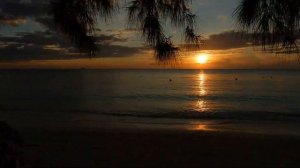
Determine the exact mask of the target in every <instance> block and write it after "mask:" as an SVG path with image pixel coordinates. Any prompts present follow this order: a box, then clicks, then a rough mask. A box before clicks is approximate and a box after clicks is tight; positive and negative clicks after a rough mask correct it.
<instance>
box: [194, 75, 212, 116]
mask: <svg viewBox="0 0 300 168" xmlns="http://www.w3.org/2000/svg"><path fill="white" fill-rule="evenodd" d="M197 81H198V82H199V86H198V88H199V89H198V93H197V95H198V99H197V104H196V108H195V109H196V111H199V112H205V111H208V110H209V109H208V107H207V105H206V104H207V102H206V101H205V100H204V99H203V98H204V97H205V96H206V94H207V88H206V83H205V82H206V75H205V73H204V71H201V72H200V74H198V80H197Z"/></svg>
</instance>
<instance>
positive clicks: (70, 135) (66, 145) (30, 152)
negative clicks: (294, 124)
mask: <svg viewBox="0 0 300 168" xmlns="http://www.w3.org/2000/svg"><path fill="white" fill-rule="evenodd" d="M21 135H22V136H23V137H24V139H25V143H26V142H27V141H31V143H26V146H25V148H24V149H25V150H24V156H25V165H27V166H28V167H158V166H159V167H161V166H172V167H290V166H297V165H298V166H299V165H300V163H299V159H300V143H299V142H300V137H297V136H283V135H263V134H251V133H241V132H224V131H223V132H221V131H183V130H153V129H152V130H149V129H148V130H147V129H146V130H145V129H109V130H103V129H102V130H101V129H97V130H92V129H90V130H85V131H83V130H82V131H75V130H73V131H70V130H69V131H63V130H61V131H43V130H40V131H29V132H23V133H21Z"/></svg>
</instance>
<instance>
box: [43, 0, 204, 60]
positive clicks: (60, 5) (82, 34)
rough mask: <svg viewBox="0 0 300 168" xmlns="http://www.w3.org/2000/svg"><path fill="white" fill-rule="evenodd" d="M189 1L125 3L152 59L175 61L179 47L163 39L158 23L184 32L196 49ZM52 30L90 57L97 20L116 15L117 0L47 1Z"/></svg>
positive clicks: (163, 35) (168, 0)
mask: <svg viewBox="0 0 300 168" xmlns="http://www.w3.org/2000/svg"><path fill="white" fill-rule="evenodd" d="M190 3H191V1H190V0H132V1H130V2H128V3H127V6H126V9H127V12H128V22H129V23H130V24H131V25H134V28H135V29H136V30H139V31H141V33H142V36H143V37H144V39H145V41H146V43H147V45H149V46H151V47H152V48H153V49H154V50H155V56H156V60H157V61H159V62H161V61H163V62H165V61H168V60H171V59H176V56H177V55H178V51H179V48H177V47H175V46H174V45H173V43H172V41H171V38H170V37H166V35H165V34H164V31H163V27H162V24H161V22H162V21H167V20H170V22H171V24H172V25H173V26H177V27H183V28H184V29H185V39H186V40H185V41H186V43H188V44H190V45H194V46H196V47H199V46H200V45H199V44H200V36H198V35H196V34H195V33H194V30H195V15H193V14H192V13H191V10H190V8H189V7H188V5H189V4H190ZM50 4H51V11H50V12H49V14H50V15H51V17H52V18H53V21H54V25H55V27H56V29H57V30H58V31H60V32H62V33H64V34H65V35H67V36H68V37H69V38H70V39H71V40H72V41H73V42H74V43H75V44H76V45H77V46H78V48H79V49H80V51H82V52H87V53H90V54H92V55H93V54H94V52H95V51H96V49H97V46H96V42H95V39H94V37H93V33H94V31H95V29H96V28H95V25H96V22H97V17H98V16H100V17H102V18H105V20H107V19H108V18H110V17H111V16H112V13H114V12H116V11H117V10H116V9H118V6H119V1H118V0H51V2H50Z"/></svg>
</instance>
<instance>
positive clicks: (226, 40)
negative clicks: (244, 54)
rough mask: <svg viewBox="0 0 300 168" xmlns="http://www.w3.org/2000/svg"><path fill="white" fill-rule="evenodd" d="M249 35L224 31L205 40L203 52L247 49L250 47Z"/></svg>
mask: <svg viewBox="0 0 300 168" xmlns="http://www.w3.org/2000/svg"><path fill="white" fill-rule="evenodd" d="M250 37H251V35H250V34H243V33H240V32H234V31H226V32H223V33H220V34H214V35H211V36H209V38H208V39H205V40H204V41H203V42H204V45H203V49H205V50H227V49H234V48H242V47H249V46H250V45H251V40H250Z"/></svg>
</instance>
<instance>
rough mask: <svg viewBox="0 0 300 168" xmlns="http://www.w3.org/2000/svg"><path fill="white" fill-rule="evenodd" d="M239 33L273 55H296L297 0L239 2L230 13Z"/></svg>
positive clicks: (299, 9) (299, 13)
mask: <svg viewBox="0 0 300 168" xmlns="http://www.w3.org/2000/svg"><path fill="white" fill-rule="evenodd" d="M234 15H235V16H236V18H237V22H238V26H239V29H240V30H242V31H245V32H247V33H252V34H253V36H252V37H253V39H254V42H255V43H256V44H259V45H262V47H263V49H265V50H268V51H271V52H276V53H299V41H298V37H299V28H300V24H299V23H300V22H299V21H300V1H299V0H242V1H241V2H240V4H239V6H238V7H237V9H236V10H235V12H234Z"/></svg>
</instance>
